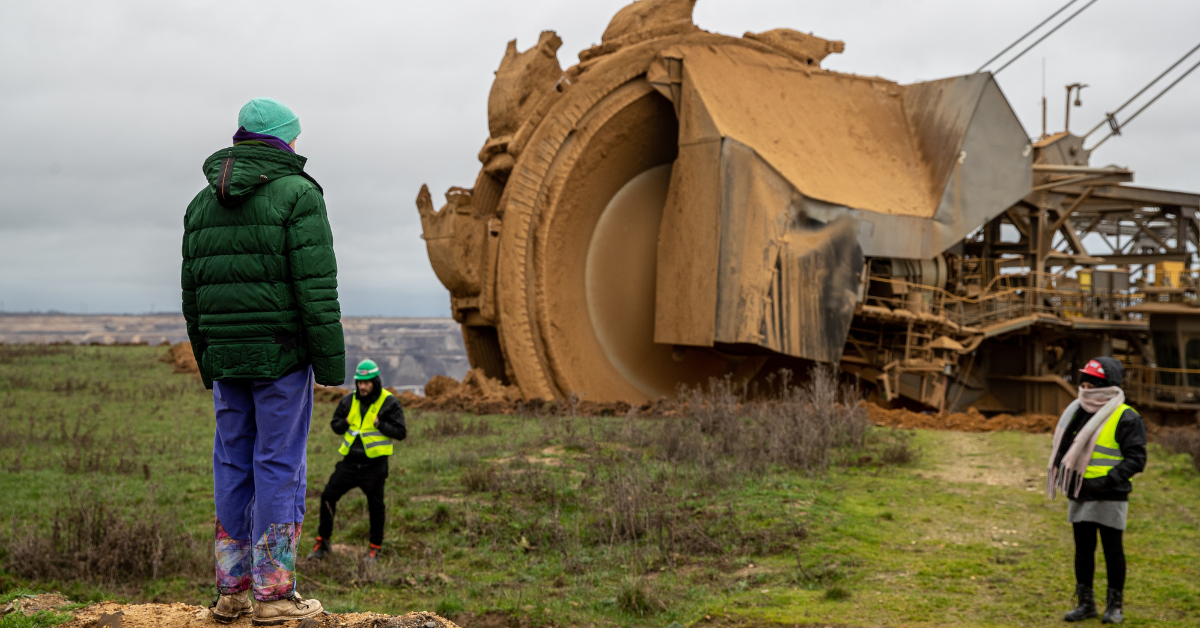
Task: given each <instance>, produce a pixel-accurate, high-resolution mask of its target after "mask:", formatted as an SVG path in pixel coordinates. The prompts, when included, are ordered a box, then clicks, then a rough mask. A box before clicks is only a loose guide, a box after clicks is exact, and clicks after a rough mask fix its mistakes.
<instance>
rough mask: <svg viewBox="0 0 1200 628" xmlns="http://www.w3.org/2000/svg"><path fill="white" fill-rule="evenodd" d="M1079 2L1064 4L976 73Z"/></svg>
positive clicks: (984, 63)
mask: <svg viewBox="0 0 1200 628" xmlns="http://www.w3.org/2000/svg"><path fill="white" fill-rule="evenodd" d="M1078 1H1079V0H1069V2H1067V3H1066V4H1064V5H1062V8H1060V9H1059V10H1057V11H1055V12H1054V13H1051V14H1050V17H1048V18H1046V19H1044V20H1042V21H1041V23H1039V24H1038V25H1037V26H1034V27H1033V28H1031V29H1029V32H1028V33H1025V34H1024V35H1021V37H1020V39H1018V40H1016V41H1014V42H1013V43H1011V44H1009V45H1008V47H1007V48H1005V49H1004V50H1001V51H1000V52H998V53H996V56H994V57H992V58H991V59H988V60H987V61H984V62H983V65H981V66H979V68H978V69H976V70H975V72H980V71H982V70H983V69H984V68H986V67H988V65H990V64H991V63H992V62H993V61H995V60H996V59H999V58H1000V57H1002V56H1004V53H1006V52H1008V51H1009V50H1012V49H1013V48H1015V47H1016V45H1017V44H1019V43H1021V42H1023V41H1025V38H1026V37H1029V36H1030V35H1032V34H1034V33H1035V32H1037V29H1039V28H1041V27H1043V26H1045V25H1046V22H1049V21H1050V20H1053V19H1054V18H1055V17H1057V16H1058V14H1059V13H1062V12H1063V11H1066V10H1067V7H1069V6H1071V5H1072V4H1075V3H1076V2H1078Z"/></svg>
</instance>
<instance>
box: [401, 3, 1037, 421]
mask: <svg viewBox="0 0 1200 628" xmlns="http://www.w3.org/2000/svg"><path fill="white" fill-rule="evenodd" d="M693 4H694V2H693V1H692V0H641V1H640V2H635V3H633V4H631V5H629V6H628V7H626V8H625V9H622V10H621V12H619V13H618V14H617V16H616V17H614V18H613V21H612V23H611V24H610V25H609V27H608V29H607V30H606V31H605V34H604V37H603V39H602V41H601V43H600V44H598V45H596V46H593V47H592V48H590V49H588V50H585V51H584V52H582V53H580V63H579V64H577V65H575V66H572V67H570V68H568V69H567V70H565V71H559V70H558V67H559V66H558V64H557V60H556V58H555V57H554V51H555V50H556V49H557V48H558V46H559V43H560V42H559V39H558V38H557V37H556V36H554V35H553V33H549V32H548V33H543V35H542V37H541V39H540V40H539V43H538V44H537V45H536V46H534V47H533V48H531V49H529V50H527V51H525V52H518V50H517V48H516V46H515V44H510V46H509V49H508V51H507V52H506V53H505V55H504V58H503V61H502V64H501V67H500V70H499V71H498V72H497V79H496V84H495V85H494V86H493V90H492V94H491V96H490V97H489V111H488V118H489V123H490V124H489V127H490V130H491V137H489V138H488V140H487V142H486V143H485V144H484V147H483V150H482V151H481V152H480V161H481V162H482V163H483V168H482V169H481V171H480V173H479V176H478V177H477V179H476V182H475V185H474V187H473V188H471V189H469V190H467V189H458V188H456V189H454V190H452V192H451V193H450V194H449V195H448V196H447V198H448V203H447V205H446V206H445V207H443V208H442V209H441V210H434V209H433V207H432V204H431V202H430V200H429V195H428V193H427V192H425V193H423V195H422V197H421V199H420V200H419V202H418V205H419V208H420V209H421V214H422V225H423V226H424V228H425V238H426V243H427V245H428V247H429V254H430V259H431V261H432V262H433V264H434V269H435V271H436V272H437V275H438V277H439V278H441V279H442V281H443V283H445V284H446V286H447V288H448V289H449V290H450V292H451V299H452V304H451V305H452V310H453V313H454V316H455V318H456V319H457V320H459V321H460V322H461V323H462V324H463V326H464V327H463V329H464V331H463V333H464V337H465V339H466V345H467V349H468V355H469V357H470V359H471V362H472V365H473V366H475V367H477V368H482V369H483V370H484V371H485V372H486V373H487V374H488V375H491V376H492V377H495V378H497V379H501V380H503V381H505V382H506V383H513V384H515V385H517V386H518V387H519V388H520V390H521V392H522V394H523V395H524V396H525V397H527V398H542V399H551V398H564V397H566V396H568V395H570V394H571V393H579V394H583V395H586V398H587V399H590V400H594V401H616V400H621V401H630V402H638V401H644V400H647V399H653V398H658V397H662V396H670V395H673V394H674V393H675V392H676V390H677V388H678V387H679V386H680V385H693V384H697V383H701V382H704V381H706V380H707V379H708V378H710V377H720V376H726V375H728V376H730V377H733V378H734V379H736V380H738V381H749V380H750V379H753V378H755V377H758V376H761V375H762V374H764V373H766V372H768V371H770V370H772V369H776V368H779V367H783V366H788V367H792V368H798V367H801V366H803V365H804V364H811V363H813V362H826V363H836V362H838V361H839V360H840V359H841V356H842V353H843V346H844V345H845V343H846V339H847V334H848V332H849V330H850V324H851V320H852V318H853V317H854V314H855V310H856V306H857V304H858V303H859V302H860V301H861V299H862V297H863V289H864V285H865V277H864V276H865V273H864V260H865V258H887V259H895V260H917V261H918V262H919V261H920V260H925V261H926V262H928V261H929V260H931V259H933V258H936V257H937V256H939V255H940V254H941V253H943V252H944V251H945V250H947V249H948V248H950V247H952V246H954V245H955V244H956V243H958V242H959V241H960V240H961V239H962V238H963V237H964V236H965V235H967V234H968V233H969V232H971V231H972V230H974V229H976V228H977V227H979V226H980V225H982V224H984V223H986V222H987V221H988V220H990V219H992V218H994V217H995V216H997V215H999V214H1001V213H1003V212H1004V211H1005V209H1006V208H1008V207H1009V206H1011V205H1012V204H1013V203H1014V202H1017V201H1018V200H1019V199H1021V198H1022V197H1023V196H1024V195H1025V194H1027V193H1028V192H1029V189H1030V179H1031V171H1030V150H1031V149H1030V145H1029V140H1028V138H1027V136H1026V134H1025V132H1024V130H1023V129H1022V128H1021V125H1020V123H1019V122H1018V121H1017V118H1016V116H1015V115H1014V114H1013V112H1012V110H1011V108H1010V107H1009V105H1008V103H1007V101H1006V100H1005V98H1004V96H1003V94H1002V93H1001V92H1000V89H999V87H998V86H997V85H996V83H995V81H994V80H993V79H992V77H991V76H990V75H989V74H986V73H984V74H975V75H970V76H963V77H956V78H950V79H945V80H941V81H931V82H926V83H918V84H914V85H899V84H896V83H894V82H891V81H887V80H884V79H880V78H872V77H862V76H855V75H849V74H843V73H837V72H830V71H827V70H823V69H822V68H821V67H820V64H821V62H822V60H823V59H824V58H825V57H826V56H827V55H829V54H835V53H838V52H841V51H842V49H843V45H842V43H841V42H837V41H832V40H826V39H822V38H819V37H814V36H812V35H805V34H802V33H799V32H796V31H792V30H788V29H777V30H772V31H767V32H764V33H758V34H754V33H747V34H746V35H745V36H744V37H741V38H738V37H730V36H726V35H718V34H713V33H708V32H705V31H702V30H700V29H698V28H696V26H695V25H694V24H692V21H691V9H692V6H693ZM919 263H920V262H919ZM919 263H918V265H919ZM934 266H936V264H934Z"/></svg>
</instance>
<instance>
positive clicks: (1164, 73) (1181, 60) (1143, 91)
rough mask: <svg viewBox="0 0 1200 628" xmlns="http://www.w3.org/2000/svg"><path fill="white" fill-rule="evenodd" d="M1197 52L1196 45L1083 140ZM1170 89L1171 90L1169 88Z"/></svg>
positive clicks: (1199, 48) (1197, 45)
mask: <svg viewBox="0 0 1200 628" xmlns="http://www.w3.org/2000/svg"><path fill="white" fill-rule="evenodd" d="M1197 50H1200V44H1196V47H1195V48H1192V49H1191V50H1189V51H1187V54H1185V55H1183V56H1182V57H1179V59H1178V60H1177V61H1176V62H1175V63H1172V64H1171V67H1169V68H1167V69H1165V70H1163V73H1162V74H1159V75H1158V76H1157V77H1156V78H1155V79H1154V80H1153V81H1150V82H1149V83H1146V86H1145V87H1143V88H1142V89H1140V90H1138V93H1136V94H1134V95H1133V96H1131V97H1130V98H1129V100H1126V101H1125V104H1123V105H1121V106H1120V107H1117V110H1116V111H1113V112H1111V113H1109V114H1108V115H1107V116H1105V117H1104V119H1103V120H1101V121H1100V123H1099V124H1097V125H1096V126H1094V127H1092V130H1091V131H1088V132H1087V134H1086V135H1084V136H1083V139H1087V138H1088V136H1090V135H1091V134H1092V133H1095V132H1096V131H1097V130H1099V129H1100V127H1102V126H1104V123H1106V122H1108V119H1109V118H1111V117H1113V116H1116V115H1117V114H1118V113H1121V110H1122V109H1124V108H1126V107H1128V106H1129V103H1132V102H1133V101H1135V100H1137V98H1138V96H1141V95H1142V94H1144V93H1146V90H1148V89H1150V88H1151V87H1153V86H1154V84H1155V83H1157V82H1159V81H1161V80H1162V77H1164V76H1166V75H1167V74H1169V73H1170V72H1171V70H1174V69H1175V68H1176V67H1178V66H1179V64H1180V63H1183V60H1184V59H1187V58H1188V57H1190V56H1192V53H1193V52H1196V51H1197ZM1188 71H1189V72H1190V71H1191V70H1188ZM1168 89H1170V88H1168ZM1132 119H1133V118H1130V120H1132ZM1117 126H1118V128H1119V127H1120V125H1117Z"/></svg>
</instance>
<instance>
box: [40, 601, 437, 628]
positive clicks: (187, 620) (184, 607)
mask: <svg viewBox="0 0 1200 628" xmlns="http://www.w3.org/2000/svg"><path fill="white" fill-rule="evenodd" d="M60 597H61V596H60ZM105 613H109V614H113V613H123V615H122V617H121V624H120V626H121V628H217V627H219V626H227V625H233V626H249V625H251V618H250V616H249V615H245V616H243V617H241V619H239V620H238V621H236V622H234V623H233V624H221V623H218V622H217V621H216V620H215V619H213V618H212V615H211V614H210V613H209V610H208V609H207V608H205V607H203V606H192V605H189V604H182V603H178V602H177V603H174V604H118V603H116V602H99V603H97V604H92V605H90V606H87V607H85V608H82V609H80V610H78V611H76V612H74V613H73V614H74V615H75V619H73V620H71V621H69V622H67V623H65V624H62V626H63V628H92V627H94V626H95V625H96V622H97V620H98V619H99V618H100V616H101V615H104V614H105ZM314 619H315V620H316V621H315V622H307V623H305V622H303V621H293V622H289V623H287V624H284V625H285V626H288V627H289V628H297V627H298V626H300V625H302V624H304V628H318V627H320V628H335V627H336V628H425V627H426V626H428V624H429V623H430V622H432V623H433V624H434V626H431V627H429V628H458V625H457V624H455V623H454V622H452V621H450V620H448V619H446V618H444V617H441V616H439V615H436V614H434V613H427V612H414V613H408V614H406V615H383V614H380V613H345V614H336V613H326V614H324V615H321V616H319V617H316V618H314Z"/></svg>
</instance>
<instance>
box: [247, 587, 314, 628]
mask: <svg viewBox="0 0 1200 628" xmlns="http://www.w3.org/2000/svg"><path fill="white" fill-rule="evenodd" d="M323 610H325V609H324V607H322V606H321V603H320V602H318V601H316V600H306V599H304V598H301V597H300V594H299V593H297V592H295V591H293V592H292V597H289V598H285V599H282V600H275V601H272V602H263V601H262V600H258V601H257V603H256V604H255V605H254V625H255V626H277V625H279V624H284V623H287V622H289V621H293V620H296V619H304V618H306V617H316V616H317V615H320V614H321V611H323Z"/></svg>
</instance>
